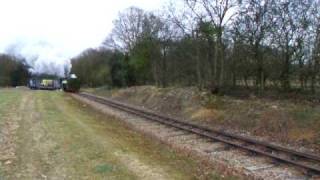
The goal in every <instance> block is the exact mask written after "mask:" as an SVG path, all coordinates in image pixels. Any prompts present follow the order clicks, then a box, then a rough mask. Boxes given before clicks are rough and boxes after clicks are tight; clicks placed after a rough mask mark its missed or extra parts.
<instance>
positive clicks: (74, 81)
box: [61, 74, 80, 93]
mask: <svg viewBox="0 0 320 180" xmlns="http://www.w3.org/2000/svg"><path fill="white" fill-rule="evenodd" d="M61 84H62V89H63V90H64V91H65V92H73V93H76V92H79V90H80V81H79V79H78V78H77V76H76V75H75V74H71V75H70V76H69V77H68V78H66V79H64V80H62V83H61Z"/></svg>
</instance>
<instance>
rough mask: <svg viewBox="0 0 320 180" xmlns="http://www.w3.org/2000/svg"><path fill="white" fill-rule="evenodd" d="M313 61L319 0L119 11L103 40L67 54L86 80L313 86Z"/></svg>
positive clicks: (189, 0)
mask: <svg viewBox="0 0 320 180" xmlns="http://www.w3.org/2000/svg"><path fill="white" fill-rule="evenodd" d="M319 68H320V2H319V1H317V0H299V1H292V0H281V1H278V0H183V1H180V2H179V5H176V6H174V5H171V6H168V7H167V8H164V9H163V10H162V11H160V12H147V11H144V10H142V9H139V8H136V7H130V8H128V9H126V10H124V11H123V12H120V13H119V16H118V17H117V19H115V20H114V28H113V30H112V33H111V34H110V35H109V36H108V37H107V38H106V40H105V41H104V43H103V45H102V46H101V47H100V48H97V49H89V50H86V51H85V52H83V53H81V54H80V55H78V56H77V57H74V58H73V59H72V70H71V71H72V72H74V73H76V74H77V75H78V76H79V78H80V79H81V82H82V84H83V85H87V86H93V87H94V86H102V85H110V86H119V87H123V86H131V85H144V84H154V85H157V86H161V87H166V86H173V85H182V86H198V87H199V88H200V89H203V88H206V89H210V90H211V91H212V92H223V91H225V90H227V89H230V88H237V87H246V88H252V89H256V90H258V91H260V92H263V91H265V90H266V89H279V90H282V91H286V92H288V91H291V90H302V91H310V92H316V90H317V89H318V86H319V81H320V79H319V76H320V69H319Z"/></svg>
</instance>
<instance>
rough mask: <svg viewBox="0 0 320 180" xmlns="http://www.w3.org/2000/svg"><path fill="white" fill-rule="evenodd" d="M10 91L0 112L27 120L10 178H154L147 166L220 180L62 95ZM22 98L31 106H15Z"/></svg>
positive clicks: (23, 122)
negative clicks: (26, 99) (40, 176)
mask: <svg viewBox="0 0 320 180" xmlns="http://www.w3.org/2000/svg"><path fill="white" fill-rule="evenodd" d="M5 93H6V94H4V93H3V94H2V95H1V94H0V100H2V101H1V102H0V107H9V106H10V107H11V108H9V109H0V113H2V114H0V115H3V113H4V112H5V113H8V114H9V116H19V117H21V118H22V119H21V120H20V121H19V122H20V128H19V129H18V132H17V134H16V136H17V140H18V141H17V151H16V154H17V160H16V161H15V163H14V165H13V166H12V169H11V170H9V171H4V172H3V173H4V175H3V176H6V177H9V178H8V179H37V178H39V175H40V174H41V175H42V176H45V177H48V178H49V179H50V178H52V179H130V180H131V179H141V177H142V175H143V173H146V174H144V176H146V177H148V176H150V173H149V174H148V171H146V172H144V169H143V168H147V169H148V170H149V171H151V172H153V174H160V175H162V176H164V177H165V179H199V177H201V179H220V178H221V176H219V174H218V173H216V172H215V171H214V170H213V168H211V167H206V169H202V168H200V167H203V165H201V164H200V162H198V161H196V160H194V159H191V158H189V157H186V156H184V155H181V154H178V153H176V152H175V151H174V150H172V149H171V148H169V147H167V146H165V145H163V144H160V143H159V142H156V141H154V140H152V139H149V138H146V137H144V136H143V135H141V134H140V133H138V132H135V131H132V130H130V129H129V128H128V127H127V126H126V125H125V124H123V122H122V121H119V120H118V119H116V118H114V117H110V116H106V115H104V114H101V113H99V112H97V111H95V110H93V109H91V108H89V107H88V106H85V105H84V104H82V103H79V102H78V101H76V100H74V99H73V98H71V97H70V96H69V95H67V94H64V93H62V92H54V91H53V92H49V91H26V90H25V92H24V91H22V90H20V91H18V90H10V91H8V92H5ZM27 95H28V96H27ZM22 97H25V98H26V97H27V98H28V101H27V103H28V104H27V105H26V106H21V107H20V109H19V108H13V107H15V106H16V107H18V105H19V104H20V103H21V101H20V100H21V99H22ZM8 105H9V106H8ZM21 108H22V109H21ZM2 111H3V112H2ZM5 113H4V114H5ZM0 117H1V116H0ZM3 120H4V121H5V120H8V118H7V119H3ZM132 163H133V164H132ZM133 167H134V168H133ZM139 167H140V168H139ZM0 171H1V168H0ZM0 177H1V174H0ZM17 177H19V178H17ZM155 177H157V176H155ZM153 178H154V177H153ZM228 178H229V177H227V178H225V179H228ZM0 179H1V178H0ZM155 179H157V178H155Z"/></svg>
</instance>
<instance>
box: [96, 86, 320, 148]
mask: <svg viewBox="0 0 320 180" xmlns="http://www.w3.org/2000/svg"><path fill="white" fill-rule="evenodd" d="M94 93H97V94H100V95H103V94H106V92H103V91H94ZM113 97H116V99H118V100H121V101H126V102H128V103H131V104H135V105H141V106H144V107H147V108H150V109H152V110H154V111H158V112H162V113H166V114H168V115H174V116H178V117H181V118H183V119H192V120H194V121H196V122H200V123H205V124H206V125H211V126H212V127H219V128H225V129H229V130H233V131H236V132H245V133H249V134H251V135H255V136H261V137H264V138H266V139H269V140H274V141H277V142H281V143H290V144H296V145H303V146H305V147H312V148H314V149H318V150H320V105H319V104H314V103H308V102H299V101H298V102H297V101H290V100H274V99H265V98H257V97H255V96H252V97H249V98H247V99H238V98H233V97H230V96H214V95H210V94H209V93H207V92H200V91H199V90H197V89H196V88H164V89H161V88H155V87H153V86H142V87H133V88H128V89H121V90H117V91H113Z"/></svg>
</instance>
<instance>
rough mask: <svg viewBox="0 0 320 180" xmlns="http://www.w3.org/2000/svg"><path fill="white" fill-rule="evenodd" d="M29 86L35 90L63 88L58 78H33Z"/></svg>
mask: <svg viewBox="0 0 320 180" xmlns="http://www.w3.org/2000/svg"><path fill="white" fill-rule="evenodd" d="M28 87H29V88H30V89H33V90H37V89H40V90H57V89H60V88H61V84H60V81H59V80H57V79H38V78H32V79H30V80H29V82H28Z"/></svg>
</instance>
